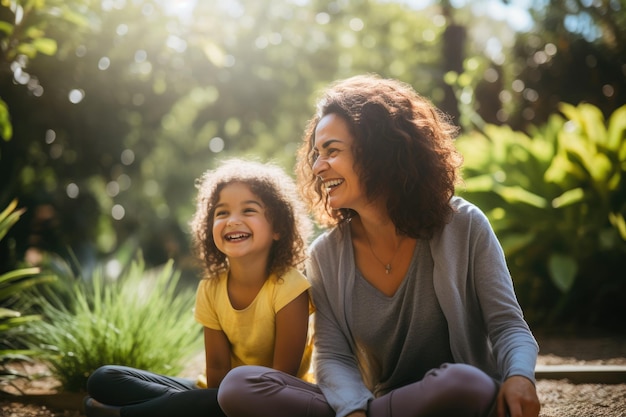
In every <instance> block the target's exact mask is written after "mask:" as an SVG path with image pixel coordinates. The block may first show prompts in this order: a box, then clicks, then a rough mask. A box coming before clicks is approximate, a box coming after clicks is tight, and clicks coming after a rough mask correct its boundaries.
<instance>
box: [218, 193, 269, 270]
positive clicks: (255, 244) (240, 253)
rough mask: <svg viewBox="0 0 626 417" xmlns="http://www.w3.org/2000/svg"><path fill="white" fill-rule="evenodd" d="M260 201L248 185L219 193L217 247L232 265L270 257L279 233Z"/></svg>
mask: <svg viewBox="0 0 626 417" xmlns="http://www.w3.org/2000/svg"><path fill="white" fill-rule="evenodd" d="M266 214H267V213H266V208H265V205H264V204H263V202H262V201H261V199H260V198H259V197H258V196H257V195H255V194H254V193H253V192H252V191H251V190H250V187H248V186H247V185H246V184H244V183H241V182H236V183H232V184H228V185H226V186H225V187H224V188H223V189H222V190H221V191H220V194H219V200H218V202H217V204H216V205H215V214H214V216H213V239H214V241H215V246H217V248H218V249H219V250H220V251H221V252H222V253H224V254H225V255H226V256H227V257H228V258H229V260H230V262H233V261H235V260H243V259H244V258H245V259H250V257H262V258H261V259H267V258H268V257H269V252H270V248H271V247H272V243H273V242H274V240H277V239H278V234H277V233H275V232H274V230H273V227H272V224H271V223H270V221H269V220H268V218H267V216H266Z"/></svg>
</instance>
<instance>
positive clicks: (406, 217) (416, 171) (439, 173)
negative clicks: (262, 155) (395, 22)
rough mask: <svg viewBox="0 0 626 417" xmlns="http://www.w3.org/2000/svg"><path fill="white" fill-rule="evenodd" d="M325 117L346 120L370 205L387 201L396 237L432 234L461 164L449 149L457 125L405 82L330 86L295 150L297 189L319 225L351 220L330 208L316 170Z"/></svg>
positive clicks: (447, 211) (444, 215)
mask: <svg viewBox="0 0 626 417" xmlns="http://www.w3.org/2000/svg"><path fill="white" fill-rule="evenodd" d="M328 114H335V115H337V116H339V117H341V118H342V119H343V120H345V121H346V123H347V125H348V128H349V131H350V133H351V134H352V136H353V137H354V145H353V146H352V154H353V156H354V161H355V167H354V169H355V172H357V174H358V175H359V177H360V180H361V183H362V184H363V187H364V188H365V193H366V195H367V198H368V199H369V200H370V201H374V200H375V199H377V198H380V197H381V196H382V197H383V198H386V202H387V203H386V204H387V211H388V214H389V217H390V218H391V220H392V221H393V223H394V225H395V226H396V229H397V231H398V232H399V233H401V234H404V235H407V236H410V237H413V238H421V237H426V238H428V237H431V236H432V235H433V233H434V232H435V231H436V230H438V229H440V228H441V227H443V225H444V224H445V223H446V222H447V220H448V218H449V216H450V215H451V214H452V211H453V208H452V207H451V205H450V198H451V197H452V196H453V195H454V191H455V186H456V184H457V183H458V182H459V181H460V167H461V165H462V162H463V159H462V156H461V155H460V153H459V152H458V151H457V150H456V148H455V146H454V143H453V142H454V138H455V137H456V134H457V133H458V128H457V127H456V126H454V125H453V124H452V122H451V121H450V119H449V117H447V116H446V115H445V114H444V113H443V112H442V111H440V110H439V109H437V108H436V107H435V106H434V105H432V104H431V102H430V101H428V100H427V99H425V98H424V97H422V96H420V95H419V94H418V93H417V92H416V91H415V90H414V89H413V88H412V87H411V86H410V85H408V84H406V83H403V82H401V81H398V80H393V79H383V78H381V77H379V76H378V75H374V74H366V75H359V76H355V77H352V78H348V79H345V80H340V81H337V82H335V83H333V84H331V85H330V86H329V88H328V89H327V90H326V91H325V92H324V93H323V94H322V96H321V98H320V99H319V101H318V103H317V112H316V114H315V116H314V117H313V118H312V119H311V120H310V121H309V123H308V125H307V127H306V129H305V132H304V136H303V143H302V145H301V146H300V148H299V150H298V161H297V174H298V188H299V190H300V192H301V194H302V197H303V198H304V200H305V201H306V202H307V204H308V205H309V208H310V209H311V211H312V212H313V214H314V216H315V219H316V220H317V221H318V222H319V223H320V224H322V225H324V226H332V225H337V224H339V223H341V222H342V221H345V220H347V219H349V218H351V217H352V216H353V215H354V212H352V211H351V210H350V209H347V208H340V209H338V210H332V209H331V208H330V207H329V206H328V203H327V198H326V197H327V196H326V194H325V192H324V191H323V190H322V184H321V182H320V181H319V180H318V178H317V177H316V176H315V175H314V173H313V164H314V162H315V158H316V152H315V151H314V144H315V129H316V127H317V124H318V123H319V121H320V120H321V119H322V118H323V117H324V116H326V115H328Z"/></svg>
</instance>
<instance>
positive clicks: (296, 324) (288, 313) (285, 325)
mask: <svg viewBox="0 0 626 417" xmlns="http://www.w3.org/2000/svg"><path fill="white" fill-rule="evenodd" d="M308 327H309V293H308V291H305V292H303V293H302V294H300V295H299V296H298V297H296V298H295V299H293V301H291V302H290V303H289V304H287V305H286V306H285V307H283V308H281V309H280V310H279V311H278V313H276V342H275V343H276V344H275V346H274V363H273V365H272V368H274V369H277V370H279V371H283V372H286V373H288V374H290V375H296V374H297V373H298V369H299V368H300V363H301V361H302V355H303V353H304V348H305V346H306V340H307V332H308Z"/></svg>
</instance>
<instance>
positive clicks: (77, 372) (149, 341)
mask: <svg viewBox="0 0 626 417" xmlns="http://www.w3.org/2000/svg"><path fill="white" fill-rule="evenodd" d="M105 270H106V268H105V265H101V266H98V267H97V268H96V270H95V272H94V274H93V276H92V278H91V279H90V280H89V281H87V280H84V279H76V278H75V277H71V276H66V277H63V278H64V280H63V281H62V282H64V285H65V286H66V288H65V290H61V291H59V289H56V290H55V291H54V292H49V293H47V294H45V295H43V296H40V297H39V304H40V306H41V311H42V315H43V316H44V317H45V319H44V320H42V321H40V322H37V323H34V324H33V326H31V334H32V337H33V345H34V349H35V350H36V351H37V352H38V353H39V355H40V357H41V358H42V359H45V360H46V361H47V362H48V363H49V364H50V367H51V371H52V373H53V374H54V375H55V377H56V378H57V379H58V380H59V382H60V383H61V384H62V386H63V389H64V390H66V391H82V390H84V388H85V383H86V380H87V377H88V376H89V374H90V373H91V372H93V371H94V370H95V369H96V368H98V367H99V366H101V365H105V364H118V365H126V366H131V367H136V368H141V369H146V370H150V371H153V372H157V373H164V374H168V375H176V374H178V373H179V372H180V371H181V370H182V368H183V366H184V361H185V360H186V359H188V358H189V357H190V356H191V355H192V354H195V353H197V352H198V351H199V349H201V346H202V345H201V337H200V335H201V326H200V325H199V324H198V323H196V322H195V320H194V318H193V313H192V309H193V305H194V301H195V299H194V293H193V292H192V291H191V290H190V289H188V288H187V289H181V288H180V287H179V286H178V282H179V276H180V274H179V273H178V272H177V271H175V270H174V268H173V262H172V261H170V262H168V263H167V264H166V265H165V266H164V267H163V268H162V269H161V270H160V271H157V272H155V273H154V272H153V273H150V272H148V271H146V270H145V265H144V263H143V259H142V258H141V257H138V259H137V260H135V261H133V262H132V263H131V265H130V268H128V269H127V270H126V271H124V272H123V273H122V274H120V276H118V277H117V278H115V279H111V278H109V277H108V275H107V274H106V273H105ZM199 371H200V370H199Z"/></svg>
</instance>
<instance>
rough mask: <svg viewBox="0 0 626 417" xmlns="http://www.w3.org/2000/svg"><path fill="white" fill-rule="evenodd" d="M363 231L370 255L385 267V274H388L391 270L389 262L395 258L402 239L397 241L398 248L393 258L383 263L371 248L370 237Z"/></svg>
mask: <svg viewBox="0 0 626 417" xmlns="http://www.w3.org/2000/svg"><path fill="white" fill-rule="evenodd" d="M363 233H364V234H365V239H367V245H368V246H369V248H370V252H372V255H374V258H376V260H377V261H378V262H379V263H380V264H381V265H382V266H383V268H385V274H386V275H389V273H390V272H391V264H392V263H393V261H394V260H395V259H396V255H398V252H400V246H401V245H402V241H403V240H400V242H399V243H398V248H397V249H396V253H394V255H393V258H391V261H389V262H388V263H384V262H383V261H381V260H380V258H379V257H378V256H377V255H376V252H374V249H372V242H370V237H369V236H368V235H367V232H365V231H363Z"/></svg>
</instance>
